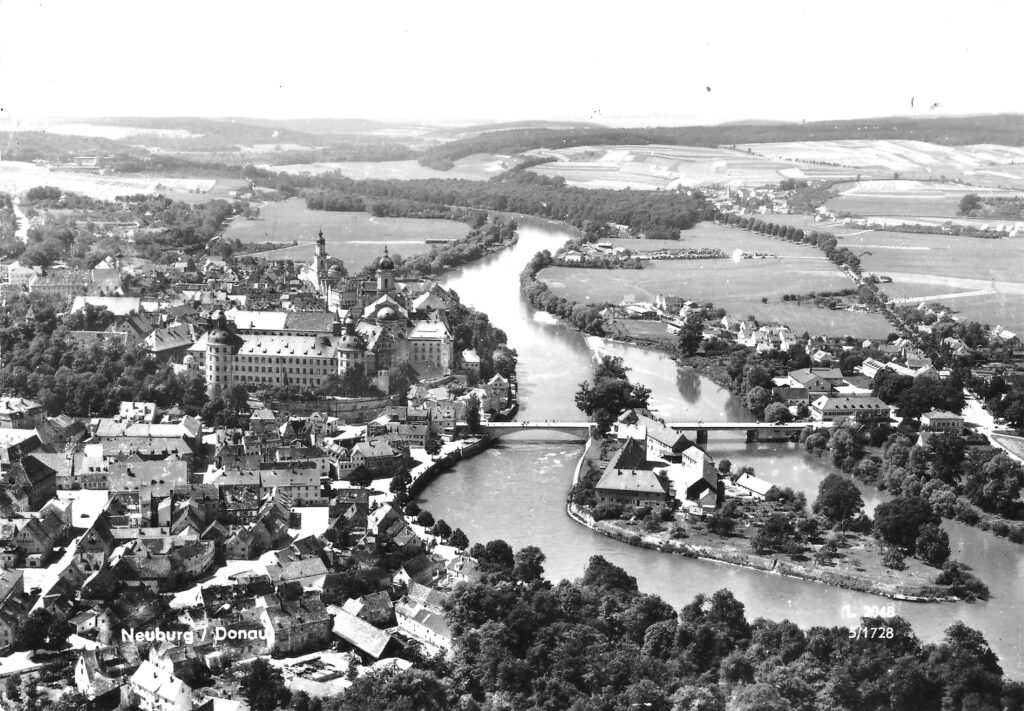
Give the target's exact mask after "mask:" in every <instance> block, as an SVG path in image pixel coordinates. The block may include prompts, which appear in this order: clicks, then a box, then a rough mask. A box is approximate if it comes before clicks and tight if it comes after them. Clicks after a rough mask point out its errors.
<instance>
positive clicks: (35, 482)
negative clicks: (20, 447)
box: [0, 455, 57, 511]
mask: <svg viewBox="0 0 1024 711" xmlns="http://www.w3.org/2000/svg"><path fill="white" fill-rule="evenodd" d="M0 490H2V491H3V493H6V494H7V496H9V497H10V499H11V502H12V504H11V505H12V506H13V507H14V509H15V510H17V511H39V510H40V509H41V508H43V506H44V505H46V502H47V501H49V500H50V499H52V498H54V497H55V496H57V471H56V470H55V469H53V468H52V467H50V466H48V465H47V464H45V463H44V462H43V460H41V459H39V458H37V457H34V456H31V455H29V456H26V457H22V458H21V459H20V460H18V461H16V462H14V463H13V464H12V465H11V468H10V469H9V470H8V471H7V473H5V474H3V475H2V477H0ZM0 505H2V497H0Z"/></svg>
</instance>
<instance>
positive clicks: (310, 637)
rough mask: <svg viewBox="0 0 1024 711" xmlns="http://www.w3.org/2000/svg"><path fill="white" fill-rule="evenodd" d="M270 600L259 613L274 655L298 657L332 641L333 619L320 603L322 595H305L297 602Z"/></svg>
mask: <svg viewBox="0 0 1024 711" xmlns="http://www.w3.org/2000/svg"><path fill="white" fill-rule="evenodd" d="M268 597H269V596H268ZM270 600H271V601H272V602H271V604H268V605H267V607H266V609H264V610H263V611H262V612H261V613H260V619H261V620H262V621H263V624H264V628H265V629H266V631H267V643H268V645H269V647H270V650H271V651H273V652H280V653H281V654H298V653H301V652H306V651H309V650H311V649H320V648H321V647H322V646H323V645H324V644H326V642H327V641H328V640H329V639H330V636H331V625H332V622H333V619H332V617H331V615H330V614H329V613H328V612H327V610H326V608H325V607H324V604H323V603H322V602H321V601H320V594H319V593H314V594H312V595H303V596H302V597H300V598H299V599H297V600H282V599H280V598H279V597H278V598H270Z"/></svg>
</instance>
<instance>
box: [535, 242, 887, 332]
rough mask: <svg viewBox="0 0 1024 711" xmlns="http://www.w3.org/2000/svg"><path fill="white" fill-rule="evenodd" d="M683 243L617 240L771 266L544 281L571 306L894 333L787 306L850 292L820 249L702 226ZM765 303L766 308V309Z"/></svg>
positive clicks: (673, 267)
mask: <svg viewBox="0 0 1024 711" xmlns="http://www.w3.org/2000/svg"><path fill="white" fill-rule="evenodd" d="M683 234H684V239H682V240H680V241H678V242H674V241H671V242H662V241H658V240H614V242H615V244H617V245H619V246H624V247H628V248H629V249H633V250H637V251H643V250H647V249H656V248H658V247H659V246H664V245H669V246H673V245H674V246H676V247H717V248H718V249H721V250H723V251H725V252H726V253H727V254H732V253H734V252H735V251H736V250H742V251H744V252H747V253H753V252H763V253H768V254H771V255H774V256H773V257H771V258H768V259H743V260H740V261H734V260H732V259H707V260H664V261H656V262H651V263H649V264H648V266H647V268H645V269H641V270H630V269H623V270H600V269H574V268H571V267H549V268H547V269H544V270H543V271H542V272H541V273H540V278H541V279H543V280H544V281H545V282H547V283H548V284H549V285H550V287H551V289H552V290H553V291H554V292H555V293H556V294H559V295H561V296H565V297H566V298H569V299H573V300H574V301H579V302H583V303H585V302H587V301H595V302H605V301H610V302H613V303H619V302H621V301H623V300H632V301H654V298H655V296H656V295H657V294H658V293H668V294H676V295H679V296H683V297H685V298H688V299H692V300H694V301H710V302H712V303H713V304H714V305H715V306H717V307H721V308H724V309H725V310H726V311H727V312H728V313H729V314H731V315H733V316H735V317H737V318H747V317H748V316H754V317H755V318H757V319H758V320H759V321H761V322H779V323H784V324H787V325H788V326H790V328H792V329H793V330H794V331H796V332H797V333H803V332H804V331H807V332H808V333H810V334H811V335H830V336H845V335H850V336H856V337H861V338H882V337H885V336H887V335H888V334H889V332H890V331H891V330H892V329H891V327H890V325H889V323H888V322H887V321H886V320H885V319H884V318H882V317H881V316H880V315H878V314H865V313H854V312H849V311H831V310H828V309H819V308H817V307H815V306H813V305H803V306H797V305H796V304H795V303H790V302H783V301H782V295H783V294H792V293H801V294H805V293H808V292H811V291H835V290H839V289H847V288H850V287H852V286H853V282H851V281H850V279H849V278H848V277H846V276H845V275H844V274H842V273H841V272H840V271H839V270H838V269H836V268H835V267H834V266H833V265H832V264H831V263H830V262H829V261H828V260H826V259H825V257H824V255H823V254H822V253H821V252H819V251H818V250H817V249H814V248H811V247H807V246H802V245H797V244H793V243H790V242H784V241H781V240H775V239H770V238H768V237H763V236H761V235H757V234H754V233H751V232H745V231H743V230H738V229H733V228H729V227H723V226H720V225H714V224H709V223H701V224H700V225H699V226H698V227H696V228H695V229H693V230H689V231H687V232H684V233H683ZM762 298H766V299H767V300H768V303H762V302H761V299H762Z"/></svg>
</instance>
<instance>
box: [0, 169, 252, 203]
mask: <svg viewBox="0 0 1024 711" xmlns="http://www.w3.org/2000/svg"><path fill="white" fill-rule="evenodd" d="M235 182H236V185H235V186H234V187H238V186H239V185H242V184H243V183H242V181H241V180H239V181H235ZM218 183H221V184H225V181H219V180H216V179H214V178H165V177H160V176H151V175H147V176H138V177H136V176H127V175H99V174H97V173H85V172H71V171H61V170H47V169H46V168H44V167H42V166H38V165H34V164H32V163H22V162H19V161H2V162H0V192H7V193H21V192H25V191H26V190H28V189H29V188H34V187H36V186H37V185H53V186H55V187H58V188H60V189H62V190H66V191H69V192H75V193H81V194H82V195H88V196H90V197H94V198H100V199H103V200H113V199H114V198H115V197H117V196H118V195H133V194H135V193H161V194H163V195H166V196H167V197H169V198H172V199H174V200H181V199H186V198H188V197H189V196H191V197H195V196H197V195H198V197H200V198H203V199H204V200H210V199H212V198H213V197H223V196H222V195H219V194H213V195H210V196H206V197H204V196H205V195H206V194H207V193H209V191H211V190H214V189H215V188H216V186H217V184H218ZM196 191H199V192H198V193H196Z"/></svg>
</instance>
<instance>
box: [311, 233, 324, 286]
mask: <svg viewBox="0 0 1024 711" xmlns="http://www.w3.org/2000/svg"><path fill="white" fill-rule="evenodd" d="M313 269H315V270H316V282H317V284H320V285H321V287H322V286H324V285H325V282H326V281H327V241H326V240H325V239H324V231H323V230H320V233H319V235H318V236H317V238H316V247H315V248H314V249H313Z"/></svg>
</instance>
